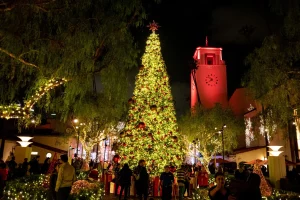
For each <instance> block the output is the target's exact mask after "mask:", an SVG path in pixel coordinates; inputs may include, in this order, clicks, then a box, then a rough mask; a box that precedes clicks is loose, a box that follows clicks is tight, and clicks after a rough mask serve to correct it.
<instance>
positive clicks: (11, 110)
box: [0, 78, 67, 119]
mask: <svg viewBox="0 0 300 200" xmlns="http://www.w3.org/2000/svg"><path fill="white" fill-rule="evenodd" d="M65 82H67V79H65V78H53V79H50V80H49V81H47V82H46V83H45V84H44V85H42V86H41V87H40V88H39V89H38V90H37V91H36V92H35V94H34V95H32V96H31V97H30V98H29V99H28V100H26V101H25V106H24V107H21V105H20V104H10V105H8V106H0V117H1V118H5V119H18V118H21V119H25V118H29V119H30V118H32V111H33V109H32V107H33V106H34V104H36V102H37V101H39V100H40V99H41V98H42V97H43V96H44V95H45V94H46V93H47V92H48V91H49V90H51V89H53V88H55V87H57V86H60V85H62V84H64V83H65Z"/></svg>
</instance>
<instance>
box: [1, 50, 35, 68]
mask: <svg viewBox="0 0 300 200" xmlns="http://www.w3.org/2000/svg"><path fill="white" fill-rule="evenodd" d="M0 51H1V52H3V53H5V54H6V55H8V56H9V57H11V58H13V59H16V60H18V61H19V62H21V63H23V64H24V65H27V66H31V67H35V68H37V69H39V67H38V66H37V65H35V64H33V63H29V62H27V61H25V60H24V59H22V58H20V57H18V56H16V55H14V54H13V53H11V52H9V51H7V50H5V49H3V48H1V47H0Z"/></svg>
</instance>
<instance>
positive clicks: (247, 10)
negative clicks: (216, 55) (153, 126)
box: [134, 0, 274, 112]
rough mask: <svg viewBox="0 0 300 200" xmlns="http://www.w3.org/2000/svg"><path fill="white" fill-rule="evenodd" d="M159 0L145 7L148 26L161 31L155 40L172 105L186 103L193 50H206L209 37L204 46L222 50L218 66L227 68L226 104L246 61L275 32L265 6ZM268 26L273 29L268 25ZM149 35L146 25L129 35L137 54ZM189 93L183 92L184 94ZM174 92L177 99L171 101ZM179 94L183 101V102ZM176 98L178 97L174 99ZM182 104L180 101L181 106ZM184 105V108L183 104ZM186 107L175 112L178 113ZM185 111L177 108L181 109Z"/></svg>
mask: <svg viewBox="0 0 300 200" xmlns="http://www.w3.org/2000/svg"><path fill="white" fill-rule="evenodd" d="M240 2H241V1H238V0H226V1H222V0H214V1H201V0H186V1H184V2H183V1H182V0H181V1H179V0H162V1H161V3H160V4H153V3H149V2H148V3H149V4H147V5H146V7H147V11H148V13H149V15H148V22H151V21H152V20H155V21H156V22H157V23H159V25H160V26H161V27H160V29H159V30H158V32H157V33H158V34H159V35H160V39H161V47H162V53H163V57H164V60H165V62H166V66H167V70H168V73H169V76H170V78H171V83H172V91H173V95H174V96H175V97H174V98H175V100H176V99H177V100H178V98H179V99H180V98H181V100H179V101H182V102H181V103H180V104H186V105H187V106H188V103H189V100H188V98H189V78H190V76H189V74H190V67H189V66H190V65H191V64H193V63H194V62H193V58H192V56H193V54H194V51H195V49H196V47H198V46H205V37H206V36H208V40H209V46H214V47H222V48H223V60H225V62H226V65H227V81H228V95H229V98H230V96H231V95H232V93H233V92H234V90H235V89H236V88H238V87H241V79H242V77H243V75H244V73H245V72H246V70H247V66H245V64H244V63H245V58H246V56H247V55H248V54H249V53H250V52H252V51H253V49H254V48H255V47H259V46H260V45H261V42H262V40H263V39H264V37H265V36H267V35H268V34H270V27H271V28H272V27H274V25H273V24H274V23H273V22H274V20H269V18H270V15H269V14H270V13H268V10H269V8H268V3H267V1H264V0H243V1H242V2H241V3H240ZM272 23H273V24H272ZM245 26H248V27H250V26H252V27H254V32H253V34H251V37H249V38H246V37H245V36H244V35H242V34H241V33H240V32H239V30H241V29H242V28H243V27H245ZM149 33H150V31H149V30H148V29H147V27H146V25H145V26H144V27H141V28H139V30H137V31H136V32H135V33H134V34H135V37H136V38H137V42H138V45H139V47H140V49H141V51H142V52H141V53H143V52H144V46H145V42H146V39H147V37H148V36H149ZM186 90H188V91H186ZM177 91H178V92H181V94H180V95H181V97H179V96H178V97H176V95H177ZM182 92H183V93H184V96H185V97H182ZM178 95H179V94H178ZM184 98H185V100H184ZM184 101H185V103H184ZM186 105H181V106H178V105H177V106H176V107H177V108H176V109H177V110H178V109H179V110H184V109H186ZM182 106H183V107H185V108H180V107H182ZM179 112H181V111H179Z"/></svg>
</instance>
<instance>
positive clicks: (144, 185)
mask: <svg viewBox="0 0 300 200" xmlns="http://www.w3.org/2000/svg"><path fill="white" fill-rule="evenodd" d="M134 177H135V187H136V193H137V195H138V196H139V200H142V199H143V197H144V200H147V198H148V194H149V191H148V190H149V175H148V172H147V169H146V161H145V160H140V161H139V165H138V166H137V168H136V169H135V173H134Z"/></svg>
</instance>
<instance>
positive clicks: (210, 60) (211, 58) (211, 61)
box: [206, 55, 215, 65]
mask: <svg viewBox="0 0 300 200" xmlns="http://www.w3.org/2000/svg"><path fill="white" fill-rule="evenodd" d="M214 60H215V56H214V55H206V64H207V65H214V64H215V63H214Z"/></svg>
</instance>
